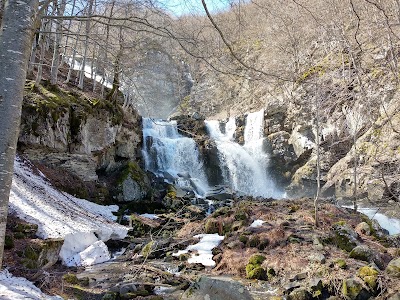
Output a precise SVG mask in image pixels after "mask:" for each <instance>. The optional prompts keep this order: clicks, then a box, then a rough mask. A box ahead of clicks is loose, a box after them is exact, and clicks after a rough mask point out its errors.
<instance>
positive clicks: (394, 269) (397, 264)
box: [386, 258, 400, 278]
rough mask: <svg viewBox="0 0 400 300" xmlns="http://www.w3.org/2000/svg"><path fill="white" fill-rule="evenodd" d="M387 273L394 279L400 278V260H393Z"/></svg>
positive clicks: (388, 266)
mask: <svg viewBox="0 0 400 300" xmlns="http://www.w3.org/2000/svg"><path fill="white" fill-rule="evenodd" d="M386 273H388V274H389V275H390V276H392V277H397V278H400V258H396V259H393V260H391V261H390V262H389V264H388V265H387V267H386Z"/></svg>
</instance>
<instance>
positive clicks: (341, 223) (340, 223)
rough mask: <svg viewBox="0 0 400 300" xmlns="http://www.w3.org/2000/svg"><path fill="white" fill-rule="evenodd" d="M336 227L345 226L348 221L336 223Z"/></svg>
mask: <svg viewBox="0 0 400 300" xmlns="http://www.w3.org/2000/svg"><path fill="white" fill-rule="evenodd" d="M334 225H339V226H344V225H346V221H343V220H340V221H338V222H336V223H335V224H334Z"/></svg>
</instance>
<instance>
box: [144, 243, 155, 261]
mask: <svg viewBox="0 0 400 300" xmlns="http://www.w3.org/2000/svg"><path fill="white" fill-rule="evenodd" d="M154 246H155V244H154V241H150V242H149V243H147V244H146V246H144V247H143V249H142V251H141V254H142V255H143V256H144V257H148V256H149V255H150V253H151V252H152V251H153V248H154Z"/></svg>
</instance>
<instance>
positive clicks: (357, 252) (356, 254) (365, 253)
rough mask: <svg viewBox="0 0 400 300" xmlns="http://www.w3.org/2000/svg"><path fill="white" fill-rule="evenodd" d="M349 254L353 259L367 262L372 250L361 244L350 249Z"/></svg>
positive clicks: (370, 257)
mask: <svg viewBox="0 0 400 300" xmlns="http://www.w3.org/2000/svg"><path fill="white" fill-rule="evenodd" d="M349 256H350V257H351V258H354V259H358V260H362V261H366V262H369V261H370V260H371V259H372V258H373V256H374V252H373V251H372V250H371V249H370V248H369V247H367V246H364V245H362V246H357V247H355V248H354V249H353V250H351V252H350V254H349Z"/></svg>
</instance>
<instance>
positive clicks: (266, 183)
mask: <svg viewBox="0 0 400 300" xmlns="http://www.w3.org/2000/svg"><path fill="white" fill-rule="evenodd" d="M206 125H207V128H208V131H209V134H210V137H211V138H212V139H214V140H215V142H216V144H217V148H218V153H219V161H220V167H221V170H222V174H223V177H224V184H226V185H228V186H230V187H231V188H232V189H233V190H234V191H236V192H239V193H241V194H244V195H251V196H262V197H274V198H282V197H283V193H282V192H281V191H279V190H278V189H277V188H276V186H275V184H274V182H273V180H272V179H271V178H270V176H269V174H268V172H267V170H268V161H269V155H268V154H267V153H265V152H264V150H263V144H264V110H261V111H258V112H254V113H250V114H248V115H247V118H246V125H245V130H244V145H243V146H242V145H239V144H238V143H236V142H235V141H234V133H235V131H236V121H235V118H230V119H229V121H228V122H227V123H226V124H225V131H224V133H222V132H221V127H220V122H219V121H206Z"/></svg>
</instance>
